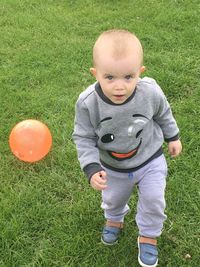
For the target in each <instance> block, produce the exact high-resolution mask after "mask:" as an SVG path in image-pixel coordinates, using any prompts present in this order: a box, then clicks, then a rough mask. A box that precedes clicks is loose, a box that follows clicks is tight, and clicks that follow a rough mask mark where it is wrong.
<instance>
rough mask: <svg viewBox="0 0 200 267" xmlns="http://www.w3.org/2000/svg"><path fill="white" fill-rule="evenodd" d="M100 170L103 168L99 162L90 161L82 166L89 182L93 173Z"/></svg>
mask: <svg viewBox="0 0 200 267" xmlns="http://www.w3.org/2000/svg"><path fill="white" fill-rule="evenodd" d="M102 170H104V169H103V168H102V166H101V165H100V164H99V163H90V164H88V165H87V166H85V167H84V168H83V171H84V173H85V175H86V176H87V178H88V181H89V182H90V179H91V177H92V175H93V174H95V173H97V172H100V171H102Z"/></svg>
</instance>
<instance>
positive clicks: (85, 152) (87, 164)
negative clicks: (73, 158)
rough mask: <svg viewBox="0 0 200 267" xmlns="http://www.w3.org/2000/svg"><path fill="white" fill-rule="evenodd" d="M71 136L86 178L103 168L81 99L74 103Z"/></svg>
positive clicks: (92, 129) (87, 113) (92, 130)
mask: <svg viewBox="0 0 200 267" xmlns="http://www.w3.org/2000/svg"><path fill="white" fill-rule="evenodd" d="M72 137H73V140H74V143H75V144H76V149H77V154H78V160H79V162H80V166H81V169H82V170H83V171H84V172H85V174H86V176H87V177H88V179H90V178H91V176H92V175H93V174H94V173H96V172H98V171H100V170H103V168H102V167H101V164H100V159H99V151H98V148H97V135H96V134H95V131H94V127H93V126H92V124H91V122H90V116H89V111H88V109H87V106H86V105H85V103H84V101H83V100H81V99H79V100H78V101H77V103H76V108H75V122H74V132H73V135H72Z"/></svg>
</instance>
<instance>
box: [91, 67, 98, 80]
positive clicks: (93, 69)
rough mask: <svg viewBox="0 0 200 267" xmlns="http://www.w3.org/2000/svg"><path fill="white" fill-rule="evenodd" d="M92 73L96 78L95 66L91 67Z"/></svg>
mask: <svg viewBox="0 0 200 267" xmlns="http://www.w3.org/2000/svg"><path fill="white" fill-rule="evenodd" d="M90 72H91V74H92V75H93V76H94V77H95V78H96V74H97V71H96V69H95V68H90Z"/></svg>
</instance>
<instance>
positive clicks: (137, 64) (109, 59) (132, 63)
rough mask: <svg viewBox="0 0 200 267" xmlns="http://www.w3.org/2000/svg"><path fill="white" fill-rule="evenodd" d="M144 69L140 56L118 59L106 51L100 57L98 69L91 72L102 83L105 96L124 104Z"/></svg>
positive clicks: (128, 55) (126, 56) (127, 55)
mask: <svg viewBox="0 0 200 267" xmlns="http://www.w3.org/2000/svg"><path fill="white" fill-rule="evenodd" d="M143 68H144V67H141V58H140V57H139V55H136V56H135V55H133V54H129V53H127V54H126V55H124V56H123V57H118V58H117V57H114V56H112V54H111V53H109V52H106V51H105V53H103V54H102V55H101V57H100V56H99V58H98V62H97V65H96V68H91V69H90V71H91V73H92V74H93V75H94V76H95V77H96V79H97V81H98V82H99V83H100V85H101V88H102V91H103V93H104V94H105V96H107V97H108V98H109V99H110V100H111V101H112V102H113V103H115V104H122V103H124V102H125V101H126V100H127V99H128V98H129V97H130V96H131V95H132V93H133V91H134V90H135V87H136V83H137V81H138V79H139V76H140V73H141V72H142V71H143Z"/></svg>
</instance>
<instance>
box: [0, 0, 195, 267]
mask: <svg viewBox="0 0 200 267" xmlns="http://www.w3.org/2000/svg"><path fill="white" fill-rule="evenodd" d="M199 9H200V5H199V1H197V0H196V1H195V0H185V1H184V0H177V1H175V0H168V1H153V0H152V1H147V0H143V1H141V0H139V1H128V0H125V1H113V0H107V1H99V0H97V1H89V0H85V1H81V0H77V1H68V0H65V1H64V0H60V1H58V0H55V1H53V0H47V1H42V0H29V1H27V0H24V1H22V0H21V1H20V0H2V1H1V5H0V36H1V38H0V112H1V123H0V162H1V164H0V267H35V266H37V267H40V266H53V267H76V266H81V267H86V266H88V267H90V266H92V267H104V266H105V267H108V266H114V267H123V266H124V267H125V266H138V264H137V247H136V238H137V228H136V224H135V221H134V216H135V210H136V201H137V194H136V192H135V194H133V196H132V198H131V202H130V206H131V208H132V211H131V213H130V214H129V215H128V216H127V219H126V227H125V231H124V234H123V236H122V238H121V242H120V243H119V244H118V245H117V246H115V247H112V248H110V247H105V246H103V245H102V244H101V243H100V234H101V227H102V224H103V222H104V219H103V213H102V210H101V209H100V202H101V196H100V194H99V192H96V191H94V190H92V189H91V188H90V187H89V185H88V183H87V180H86V178H85V177H84V175H83V173H82V172H81V170H80V168H79V164H78V162H77V157H76V151H75V147H74V144H73V143H72V140H71V133H72V131H73V118H74V104H75V101H76V99H77V97H78V95H79V93H80V92H81V91H83V90H84V89H85V88H86V87H87V86H88V85H89V84H90V83H92V82H93V81H94V80H93V78H92V77H91V76H90V74H89V71H88V70H89V67H90V66H91V62H92V60H91V55H92V46H93V44H94V41H95V38H96V37H97V36H98V35H99V34H100V33H101V32H102V31H103V30H106V29H110V28H124V29H128V30H130V31H133V32H135V33H136V34H137V35H138V37H139V38H140V39H141V41H142V44H143V46H144V51H145V66H146V68H147V71H146V73H145V75H146V76H151V77H153V78H155V79H156V80H157V81H158V82H159V84H160V85H161V87H162V88H163V90H164V92H165V94H166V95H167V97H168V99H169V101H170V103H171V106H172V109H173V111H174V115H175V117H176V119H177V122H178V125H179V127H180V130H181V139H182V142H183V148H184V149H183V153H182V155H181V157H179V158H178V159H176V160H172V159H170V158H169V156H167V160H168V164H169V176H168V184H167V192H166V199H167V210H166V212H167V215H168V220H167V221H166V223H165V229H164V231H163V234H162V236H161V238H160V239H159V252H160V264H159V266H160V267H166V266H167V267H184V266H187V267H198V266H199V262H200V257H199V247H200V204H199V203H200V201H199V200H200V189H199V188H200V179H199V178H200V175H199V170H200V163H199V158H200V109H199V99H200V81H199V77H200V68H199V65H200V60H199V44H200V20H199ZM28 118H34V119H38V120H41V121H43V122H45V123H46V124H47V125H48V126H49V128H50V129H51V132H52V135H53V148H52V150H51V152H50V153H49V155H48V156H47V157H46V158H45V159H44V160H42V161H40V162H38V163H36V164H27V163H23V162H20V161H18V160H17V159H16V158H15V157H14V156H13V155H12V154H11V152H10V149H9V146H8V136H9V133H10V131H11V129H12V127H13V126H14V125H15V124H16V123H17V122H19V121H21V120H24V119H28ZM186 254H190V255H191V258H190V259H186V258H185V256H186Z"/></svg>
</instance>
